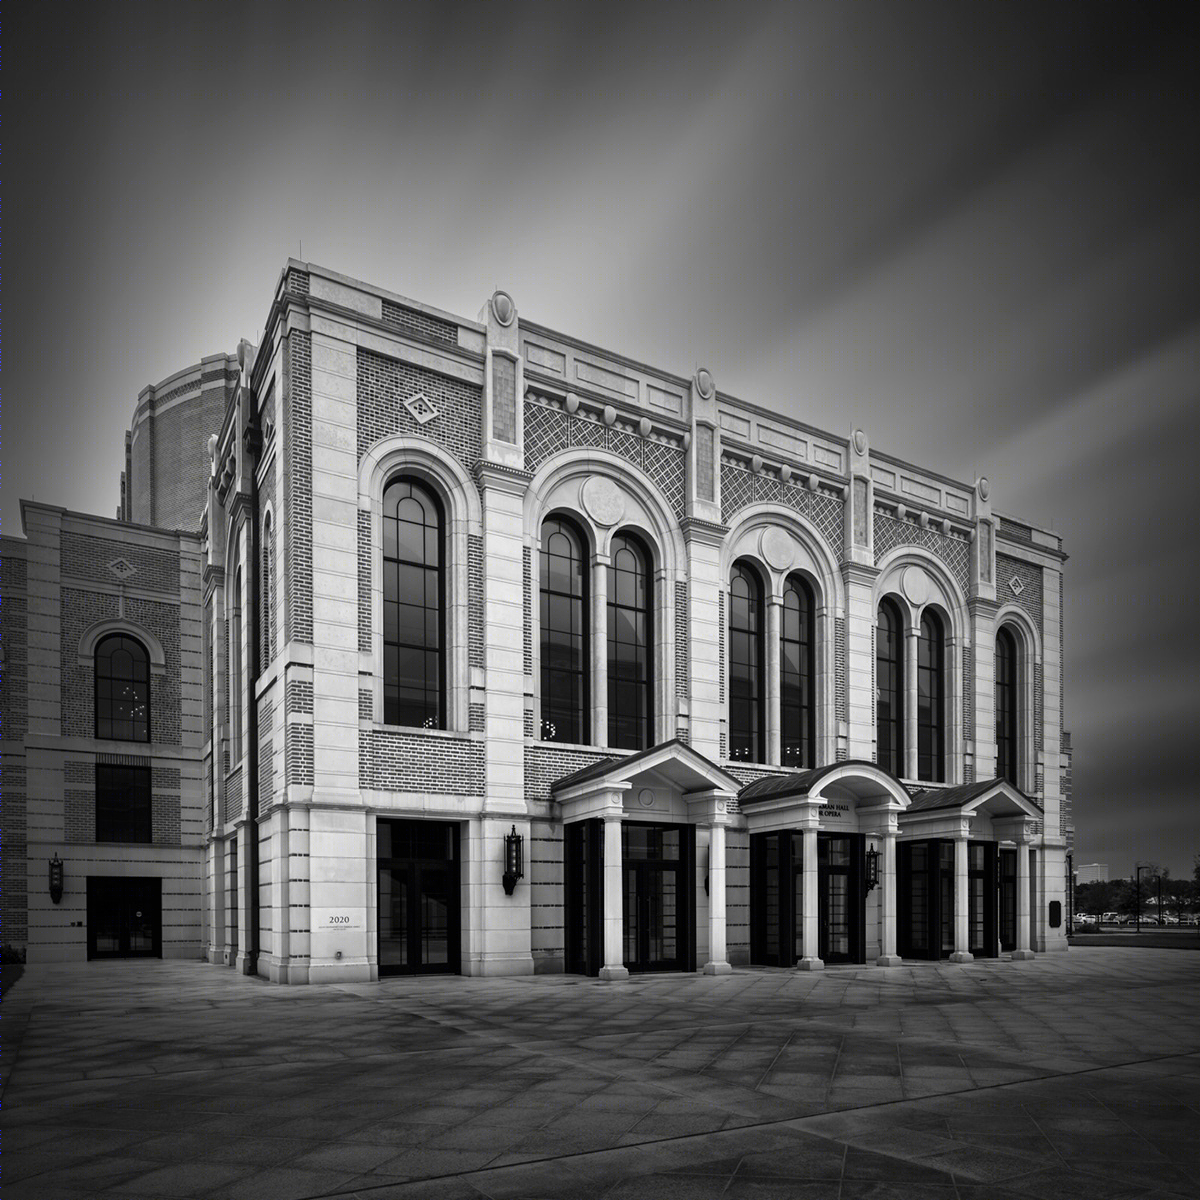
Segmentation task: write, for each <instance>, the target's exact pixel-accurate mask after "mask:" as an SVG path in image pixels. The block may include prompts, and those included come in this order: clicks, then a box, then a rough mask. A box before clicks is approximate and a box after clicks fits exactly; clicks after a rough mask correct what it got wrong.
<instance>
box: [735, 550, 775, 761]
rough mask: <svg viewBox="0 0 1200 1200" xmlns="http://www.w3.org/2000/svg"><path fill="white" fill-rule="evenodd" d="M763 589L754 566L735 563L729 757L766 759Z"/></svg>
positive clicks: (746, 759) (748, 759) (749, 759)
mask: <svg viewBox="0 0 1200 1200" xmlns="http://www.w3.org/2000/svg"><path fill="white" fill-rule="evenodd" d="M763 624H764V622H763V589H762V584H761V583H760V582H759V578H758V575H757V573H756V572H755V571H754V569H753V568H751V567H749V566H746V565H744V564H743V563H736V564H735V565H734V568H733V574H732V576H731V577H730V580H729V757H730V758H734V759H742V760H744V761H747V762H766V760H767V753H766V750H767V747H766V719H765V717H766V692H767V689H766V686H765V680H764V679H763V657H764V656H763Z"/></svg>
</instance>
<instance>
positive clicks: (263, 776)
mask: <svg viewBox="0 0 1200 1200" xmlns="http://www.w3.org/2000/svg"><path fill="white" fill-rule="evenodd" d="M274 730H275V705H274V704H273V703H271V701H270V700H268V699H266V698H265V697H264V698H263V699H262V700H260V701H259V704H258V803H259V808H260V810H261V809H265V808H268V807H269V806H270V805H271V804H273V803H274V801H275V754H274V750H275V737H274Z"/></svg>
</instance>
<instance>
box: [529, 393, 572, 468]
mask: <svg viewBox="0 0 1200 1200" xmlns="http://www.w3.org/2000/svg"><path fill="white" fill-rule="evenodd" d="M567 420H568V418H567V414H566V413H564V412H559V411H558V409H554V408H548V407H547V406H546V405H544V404H526V406H525V469H526V470H527V471H536V470H537V469H538V467H540V466H541V465H542V463H544V462H545V461H546V459H548V458H549V457H550V456H551V455H552V454H557V453H558V452H559V451H560V450H565V449H566V448H567Z"/></svg>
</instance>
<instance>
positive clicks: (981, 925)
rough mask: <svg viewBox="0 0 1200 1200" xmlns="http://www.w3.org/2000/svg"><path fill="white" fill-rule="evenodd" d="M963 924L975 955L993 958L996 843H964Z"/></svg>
mask: <svg viewBox="0 0 1200 1200" xmlns="http://www.w3.org/2000/svg"><path fill="white" fill-rule="evenodd" d="M967 896H968V903H967V926H968V933H969V935H970V937H969V942H970V945H969V946H968V947H967V948H968V949H969V950H970V951H971V953H972V954H973V955H975V957H976V958H995V957H996V954H997V951H998V944H997V930H996V843H995V842H971V843H969V844H968V846H967Z"/></svg>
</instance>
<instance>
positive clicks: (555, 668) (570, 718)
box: [541, 517, 589, 744]
mask: <svg viewBox="0 0 1200 1200" xmlns="http://www.w3.org/2000/svg"><path fill="white" fill-rule="evenodd" d="M583 545H584V543H583V539H582V537H580V535H579V533H578V531H577V530H576V529H575V528H574V527H573V526H572V525H571V524H569V523H568V522H567V521H564V520H561V519H560V518H558V517H552V518H551V519H550V520H548V521H546V522H545V523H544V524H543V525H542V549H541V602H542V603H541V626H542V628H541V639H542V654H541V664H542V681H541V682H542V737H543V739H545V740H546V741H548V742H574V743H577V744H578V743H583V742H586V741H587V740H588V719H587V716H588V707H589V686H588V669H587V668H588V637H587V629H588V620H587V560H586V558H585V556H584V552H583Z"/></svg>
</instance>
